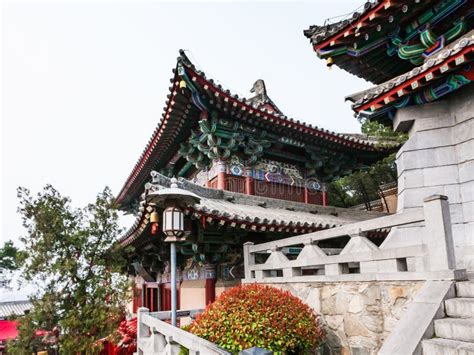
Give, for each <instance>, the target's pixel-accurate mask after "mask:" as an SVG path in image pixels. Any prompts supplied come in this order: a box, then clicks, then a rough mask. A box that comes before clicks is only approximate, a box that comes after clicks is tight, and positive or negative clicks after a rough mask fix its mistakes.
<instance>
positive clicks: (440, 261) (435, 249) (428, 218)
mask: <svg viewBox="0 0 474 355" xmlns="http://www.w3.org/2000/svg"><path fill="white" fill-rule="evenodd" d="M423 202H424V205H423V210H424V213H425V224H426V233H425V240H424V244H426V246H427V247H428V252H429V260H430V270H431V271H439V270H453V269H455V267H456V258H455V256H454V243H453V235H452V230H451V216H450V213H449V202H448V197H447V196H443V195H433V196H430V197H427V198H425V199H424V200H423Z"/></svg>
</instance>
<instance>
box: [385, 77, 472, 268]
mask: <svg viewBox="0 0 474 355" xmlns="http://www.w3.org/2000/svg"><path fill="white" fill-rule="evenodd" d="M394 128H395V129H396V130H398V131H405V132H408V134H409V139H408V141H407V142H406V143H405V144H404V145H403V147H402V148H401V149H400V151H399V152H398V154H397V169H398V211H399V212H402V211H406V210H409V209H412V208H419V207H421V206H422V205H423V199H424V198H426V197H428V196H430V195H435V194H439V195H446V196H448V198H449V203H450V211H451V221H452V230H453V241H454V247H455V252H456V260H457V267H458V268H467V269H468V270H471V271H473V270H474V84H470V85H469V86H468V87H466V88H465V89H464V90H463V92H462V93H459V94H457V95H455V96H452V97H451V98H448V99H446V100H440V101H437V102H434V103H430V104H425V105H420V106H411V107H405V108H401V109H399V110H398V111H397V114H396V117H395V121H394ZM429 241H430V236H429V235H424V234H423V230H422V229H420V228H417V227H412V226H410V227H406V228H398V229H396V230H394V231H392V233H390V235H389V237H388V238H387V239H386V241H385V242H384V243H383V244H382V248H392V247H399V246H406V245H415V244H420V243H425V244H426V243H429Z"/></svg>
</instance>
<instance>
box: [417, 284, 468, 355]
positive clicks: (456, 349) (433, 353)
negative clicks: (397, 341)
mask: <svg viewBox="0 0 474 355" xmlns="http://www.w3.org/2000/svg"><path fill="white" fill-rule="evenodd" d="M444 308H445V314H446V316H445V318H441V319H437V320H435V322H434V327H435V329H434V330H435V337H434V338H432V339H428V340H423V342H422V349H423V355H474V281H463V282H456V298H451V299H447V300H445V301H444Z"/></svg>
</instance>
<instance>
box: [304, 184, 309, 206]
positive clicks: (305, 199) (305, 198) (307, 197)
mask: <svg viewBox="0 0 474 355" xmlns="http://www.w3.org/2000/svg"><path fill="white" fill-rule="evenodd" d="M309 194H310V192H309V189H308V188H307V187H306V186H305V188H304V203H309Z"/></svg>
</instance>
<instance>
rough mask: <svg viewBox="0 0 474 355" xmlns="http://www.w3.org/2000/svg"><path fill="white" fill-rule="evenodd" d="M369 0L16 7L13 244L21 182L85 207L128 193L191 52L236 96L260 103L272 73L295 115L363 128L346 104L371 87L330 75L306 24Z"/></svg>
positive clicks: (5, 25)
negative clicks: (182, 57)
mask: <svg viewBox="0 0 474 355" xmlns="http://www.w3.org/2000/svg"><path fill="white" fill-rule="evenodd" d="M362 3H363V1H362V0H352V1H350V0H345V1H342V0H341V1H335V0H327V1H313V2H298V3H297V2H258V3H249V2H245V3H244V2H225V3H224V2H219V3H218V2H212V3H204V2H192V3H189V2H188V3H186V2H173V3H171V2H167V3H164V2H138V1H134V2H128V3H127V2H118V1H117V2H113V1H106V2H95V3H93V2H90V1H88V2H76V3H74V2H59V1H55V2H49V3H43V4H42V3H38V2H28V3H27V2H21V1H6V2H4V3H3V7H2V10H3V11H2V55H1V57H2V58H1V59H2V76H1V78H2V79H1V83H2V105H1V107H2V126H1V133H2V135H1V152H2V154H1V177H2V181H1V196H0V200H1V213H0V216H1V221H0V224H1V236H2V239H3V240H8V239H13V240H17V239H18V237H19V236H20V235H21V234H23V233H24V231H23V229H22V226H21V221H20V219H19V216H18V215H17V214H16V208H17V198H16V188H17V186H25V187H27V188H29V189H30V190H32V191H33V192H37V191H39V190H40V189H41V188H42V186H44V185H45V184H46V183H51V184H53V185H54V186H55V187H56V188H57V189H59V191H60V192H61V193H63V194H65V195H68V196H70V197H71V198H72V199H73V203H74V204H76V205H77V206H81V205H85V204H86V203H88V202H89V201H92V200H93V198H94V196H95V195H96V194H97V192H99V191H100V190H102V189H103V187H104V186H105V185H108V186H110V187H111V188H112V190H113V192H114V193H115V194H117V193H118V192H119V190H120V188H121V186H122V184H123V183H124V182H125V180H126V178H127V176H128V174H129V173H130V171H131V169H132V168H133V166H134V164H135V163H136V161H137V159H138V157H139V156H140V154H141V152H142V150H143V148H144V146H145V144H146V142H147V141H148V139H149V138H150V136H151V134H152V132H153V130H154V128H155V126H156V124H157V122H158V120H159V119H160V117H161V114H162V111H163V106H164V104H165V100H166V95H167V94H168V87H169V85H170V82H169V79H170V78H171V76H172V73H171V70H172V68H174V66H175V63H176V62H175V61H176V57H177V56H178V50H179V49H180V48H183V49H187V50H189V51H190V54H189V56H190V58H191V59H192V60H194V64H196V65H197V66H198V67H200V68H201V69H202V70H203V71H205V72H206V73H207V74H208V75H210V76H211V77H213V78H214V79H217V80H219V81H220V82H221V83H222V84H224V85H225V86H227V87H228V88H229V89H230V90H232V91H233V92H234V93H238V94H239V95H241V94H244V95H245V96H249V95H250V94H249V89H250V88H251V87H252V84H253V83H254V81H255V80H256V79H259V78H262V79H264V80H265V82H266V87H267V91H268V93H269V96H270V97H271V98H272V99H273V101H274V102H275V103H276V104H277V105H278V106H279V107H280V109H281V110H282V111H283V112H284V113H285V114H286V115H288V116H290V117H293V118H295V119H299V120H302V121H306V122H310V123H313V124H316V125H318V126H320V127H324V128H326V129H330V130H335V131H339V132H350V131H352V132H358V131H359V124H358V122H357V120H356V119H355V118H354V117H353V116H352V111H351V110H350V105H349V104H348V103H344V100H343V97H344V96H345V95H347V94H350V93H353V92H356V91H359V90H362V89H365V88H367V87H369V86H370V84H369V83H367V82H365V81H363V80H361V79H358V78H356V77H354V76H352V75H350V74H348V73H346V72H342V71H340V70H339V69H337V68H336V67H334V68H333V69H332V70H328V69H327V68H326V66H325V63H324V62H323V61H322V60H319V59H317V57H316V54H315V53H314V52H313V50H312V48H311V46H310V44H309V41H308V40H307V39H306V37H304V36H303V29H305V28H307V27H308V26H309V25H311V24H322V23H323V22H324V20H325V19H326V18H328V17H332V16H336V15H341V14H344V13H348V12H350V11H352V10H354V9H355V8H357V7H358V6H360V5H361V4H362ZM129 223H130V219H128V220H126V221H124V225H127V224H129Z"/></svg>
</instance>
